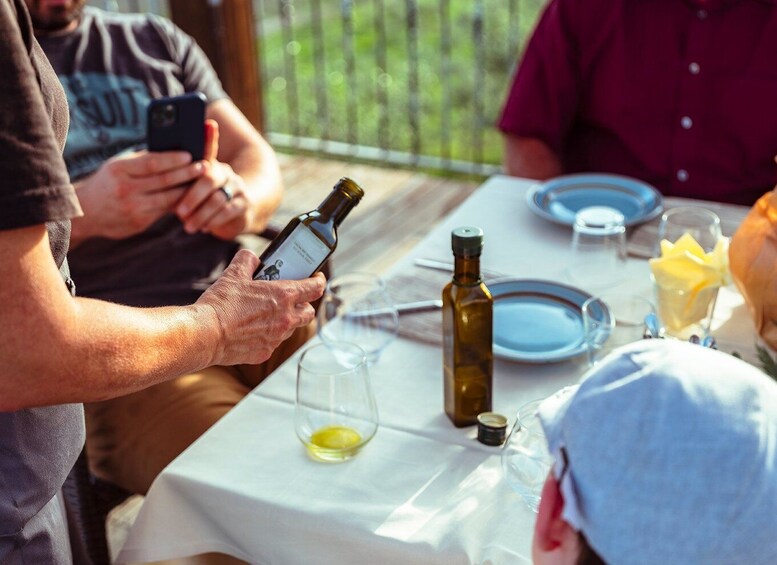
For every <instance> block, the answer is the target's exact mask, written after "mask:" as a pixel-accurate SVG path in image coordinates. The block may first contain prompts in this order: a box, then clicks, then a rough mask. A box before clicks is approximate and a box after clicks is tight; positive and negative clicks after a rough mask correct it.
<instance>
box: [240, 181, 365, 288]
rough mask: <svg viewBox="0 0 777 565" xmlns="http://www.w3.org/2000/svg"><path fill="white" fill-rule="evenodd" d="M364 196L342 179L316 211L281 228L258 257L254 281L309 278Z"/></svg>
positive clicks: (353, 182)
mask: <svg viewBox="0 0 777 565" xmlns="http://www.w3.org/2000/svg"><path fill="white" fill-rule="evenodd" d="M362 196H364V191H363V190H362V188H361V187H360V186H359V185H358V184H356V182H355V181H353V180H351V179H349V178H347V177H343V178H341V179H340V180H339V181H337V184H335V186H334V187H333V188H332V192H330V193H329V196H327V197H326V198H325V199H324V201H323V202H322V203H321V204H319V206H318V208H316V209H314V210H311V211H310V212H305V213H304V214H300V215H299V216H297V217H296V218H292V219H291V221H290V222H289V223H288V224H287V225H286V227H285V228H283V231H282V232H281V233H280V234H278V236H277V237H276V238H275V239H273V241H272V242H271V243H270V245H269V246H268V247H267V249H265V250H264V253H262V255H261V256H260V257H259V259H260V260H261V264H260V265H259V268H258V269H257V270H256V272H255V273H254V279H261V280H300V279H305V278H307V277H309V276H311V275H313V274H314V273H315V272H316V271H318V270H319V269H320V268H321V265H323V264H324V261H326V260H327V258H328V257H329V256H330V255H331V254H332V253H333V252H334V250H335V248H336V247H337V228H338V226H339V225H340V224H341V223H342V221H343V220H344V219H345V217H346V216H347V215H348V213H349V212H350V211H351V210H352V209H353V208H354V206H356V205H357V204H358V203H359V201H360V200H361V199H362Z"/></svg>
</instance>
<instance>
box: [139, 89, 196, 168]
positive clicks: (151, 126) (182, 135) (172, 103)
mask: <svg viewBox="0 0 777 565" xmlns="http://www.w3.org/2000/svg"><path fill="white" fill-rule="evenodd" d="M205 105H206V99H205V96H204V95H203V94H202V93H200V92H192V93H189V94H183V95H181V96H170V97H166V98H157V99H156V100H152V101H151V102H150V103H149V105H148V112H147V125H146V138H147V141H148V150H149V151H188V152H189V153H190V154H191V156H192V159H193V160H194V161H199V160H201V159H202V158H203V154H204V150H205Z"/></svg>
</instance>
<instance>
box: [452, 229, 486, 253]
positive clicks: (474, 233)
mask: <svg viewBox="0 0 777 565" xmlns="http://www.w3.org/2000/svg"><path fill="white" fill-rule="evenodd" d="M451 247H452V248H453V252H454V253H460V254H464V255H480V252H481V251H482V250H483V230H482V229H480V228H476V227H472V226H465V227H461V228H456V229H455V230H453V231H452V232H451Z"/></svg>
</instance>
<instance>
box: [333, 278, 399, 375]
mask: <svg viewBox="0 0 777 565" xmlns="http://www.w3.org/2000/svg"><path fill="white" fill-rule="evenodd" d="M398 330H399V316H398V314H397V308H396V306H395V304H394V302H393V301H392V300H391V298H390V297H389V295H388V293H387V292H386V285H385V283H384V282H383V280H382V279H381V278H380V277H378V276H377V275H374V274H371V273H349V274H345V275H341V276H339V277H335V278H333V279H331V280H330V281H329V283H327V285H326V291H325V292H324V297H323V299H322V301H321V305H320V307H319V309H318V335H319V337H320V338H321V340H322V341H323V342H324V343H327V344H333V343H337V342H340V341H346V342H351V343H358V344H359V346H360V347H361V348H362V349H364V352H365V353H366V355H367V362H368V363H369V364H372V363H375V362H376V361H377V360H378V357H379V356H380V353H381V352H382V351H383V349H384V348H385V347H386V346H387V345H388V344H389V343H391V341H392V340H393V339H394V338H396V336H397V331H398Z"/></svg>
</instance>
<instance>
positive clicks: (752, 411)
mask: <svg viewBox="0 0 777 565" xmlns="http://www.w3.org/2000/svg"><path fill="white" fill-rule="evenodd" d="M539 415H540V419H541V421H542V424H543V427H544V430H545V434H546V436H547V439H548V447H549V449H550V452H551V453H553V454H554V456H555V458H556V464H555V465H554V473H555V475H556V478H557V479H559V481H560V484H561V492H562V495H563V498H564V513H563V518H564V519H565V520H566V521H567V522H568V523H569V524H570V525H571V526H572V527H574V528H575V529H576V530H578V531H581V532H582V533H583V534H584V535H585V537H586V539H587V540H588V542H589V545H590V546H591V547H592V548H593V549H594V550H595V551H596V552H597V554H599V556H600V557H602V559H604V560H605V561H606V562H608V563H613V564H622V563H629V564H631V563H633V564H642V563H644V564H650V565H654V564H657V563H660V564H667V563H682V564H696V563H698V564H702V563H703V564H729V563H730V564H743V563H744V564H748V565H760V564H764V565H767V564H768V565H774V564H777V383H775V382H774V381H772V380H771V379H770V378H769V377H767V376H766V375H765V374H764V373H762V372H761V371H759V370H758V369H757V368H755V367H753V366H752V365H749V364H748V363H745V362H744V361H741V360H739V359H737V358H735V357H733V356H731V355H729V354H727V353H723V352H720V351H714V350H711V349H707V348H704V347H701V346H699V345H693V344H690V343H687V342H681V341H675V340H670V339H653V340H643V341H640V342H637V343H634V344H631V345H628V346H625V347H622V348H619V349H616V350H615V351H614V352H613V353H611V354H610V355H609V356H608V357H606V358H605V359H604V360H603V361H602V362H601V363H600V364H599V365H597V366H596V367H595V368H594V369H593V370H592V371H591V372H590V374H589V376H588V377H587V378H586V379H585V380H584V381H583V382H582V383H581V384H580V385H579V387H578V389H577V390H576V391H575V392H574V394H566V395H556V396H554V397H551V398H549V399H547V400H546V401H544V402H543V403H542V405H541V406H540V408H539Z"/></svg>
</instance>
